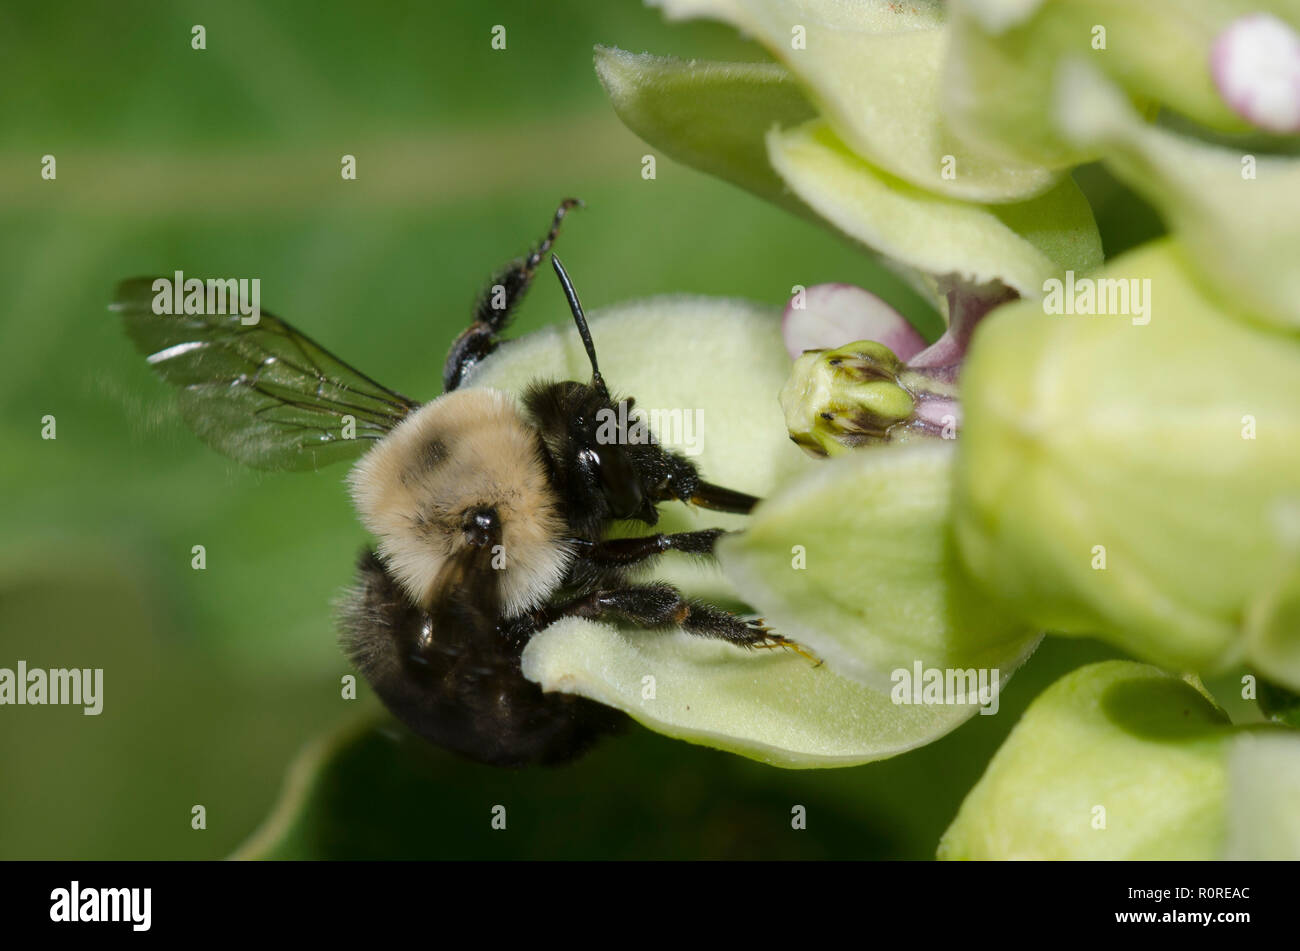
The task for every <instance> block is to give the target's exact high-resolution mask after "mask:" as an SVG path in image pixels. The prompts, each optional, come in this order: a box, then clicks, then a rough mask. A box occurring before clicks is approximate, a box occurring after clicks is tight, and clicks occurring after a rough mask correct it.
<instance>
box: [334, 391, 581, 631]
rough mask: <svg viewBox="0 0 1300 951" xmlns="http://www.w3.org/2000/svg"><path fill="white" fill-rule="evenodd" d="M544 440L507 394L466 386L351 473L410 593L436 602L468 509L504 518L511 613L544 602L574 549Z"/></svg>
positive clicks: (501, 579)
mask: <svg viewBox="0 0 1300 951" xmlns="http://www.w3.org/2000/svg"><path fill="white" fill-rule="evenodd" d="M543 452H544V449H543V448H542V444H541V441H540V439H539V437H538V435H537V433H536V431H535V430H534V429H532V428H531V427H529V426H528V425H527V423H525V422H524V420H523V419H522V418H521V417H520V415H519V413H518V411H517V410H516V408H515V405H514V403H513V401H512V399H511V398H510V397H509V396H507V395H506V394H505V393H502V392H500V391H498V390H491V389H486V388H474V389H467V390H457V391H453V392H451V393H448V394H445V395H444V396H441V397H439V398H438V399H436V400H434V401H433V402H431V403H427V404H425V405H424V406H422V407H420V409H419V410H417V411H416V412H414V413H412V414H411V415H410V416H409V417H407V418H406V419H405V420H403V421H402V422H401V423H400V424H399V425H398V426H397V427H396V428H395V429H394V430H393V431H392V432H391V433H389V434H388V435H387V436H386V437H384V438H383V439H382V440H380V442H379V443H378V444H377V445H376V446H375V447H374V448H373V449H371V450H370V451H369V452H368V453H367V454H366V455H365V456H364V457H363V458H362V459H361V460H360V461H359V462H358V463H357V464H356V466H355V467H354V468H353V470H352V471H351V473H349V475H348V482H349V484H350V486H351V489H352V499H353V502H354V503H355V505H356V508H357V511H358V513H359V514H360V516H361V521H362V524H364V525H365V526H366V528H367V529H368V530H369V531H370V532H371V533H373V534H374V535H375V536H376V537H377V538H378V540H379V546H378V550H379V555H380V557H381V558H382V559H383V561H384V563H385V565H386V566H387V567H388V569H389V571H391V572H392V573H393V575H394V576H395V577H396V578H397V580H398V581H399V582H400V583H401V585H402V587H403V588H404V589H405V590H406V592H407V594H408V595H410V597H411V599H412V600H413V601H414V602H415V603H416V604H418V605H420V606H422V607H428V606H429V604H430V601H431V599H432V598H433V597H434V596H435V592H436V589H437V582H438V577H439V574H440V572H441V571H442V569H443V568H444V566H445V565H446V564H447V562H448V560H449V559H451V558H453V557H455V556H456V555H458V554H460V553H462V552H464V550H465V549H466V548H467V547H468V546H469V545H470V541H469V540H468V539H467V537H466V534H465V531H464V528H463V526H464V524H465V517H466V513H469V512H473V511H475V510H482V509H485V508H488V509H493V510H495V512H496V513H497V516H498V518H499V520H500V524H501V546H500V551H495V550H494V552H493V556H494V557H493V559H492V564H493V570H492V571H491V575H492V577H490V578H481V579H477V581H478V583H483V584H497V585H498V591H499V593H500V597H501V602H502V605H503V608H504V613H505V616H506V617H514V616H516V615H518V614H520V613H521V612H523V611H525V610H528V609H530V608H533V607H536V606H537V605H539V604H541V603H542V602H544V601H545V600H546V599H547V598H549V597H550V596H551V595H552V594H553V593H554V592H555V590H556V588H558V587H559V585H560V582H561V581H562V580H563V578H564V576H565V574H566V572H567V570H568V567H569V563H570V561H571V558H572V552H571V551H570V549H569V547H568V546H567V544H566V536H567V531H566V528H565V524H564V520H563V518H562V517H561V514H560V511H559V507H558V503H557V499H556V495H555V492H554V490H553V488H552V486H551V482H550V478H549V475H548V470H547V466H546V463H545V461H544V459H543V456H542V453H543Z"/></svg>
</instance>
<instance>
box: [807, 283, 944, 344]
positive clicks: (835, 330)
mask: <svg viewBox="0 0 1300 951" xmlns="http://www.w3.org/2000/svg"><path fill="white" fill-rule="evenodd" d="M781 335H782V337H783V338H784V339H785V348H786V350H787V351H788V352H789V354H790V356H791V357H792V358H794V357H798V356H799V355H800V354H801V353H803V352H804V351H805V350H830V349H834V348H835V347H840V346H843V345H844V344H846V343H853V342H854V341H855V340H874V341H876V342H877V343H883V344H884V345H885V346H886V347H888V348H889V349H890V350H892V351H893V352H894V354H895V355H896V356H897V357H898V358H899V359H900V360H904V361H906V360H910V359H911V358H912V357H913V356H915V355H916V354H918V353H920V352H921V351H922V350H924V349H925V338H924V337H922V336H921V335H920V334H919V333H917V332H916V328H914V327H913V326H912V325H911V324H910V323H908V321H907V318H906V317H904V316H903V315H902V314H900V313H899V312H898V311H896V310H894V308H892V307H890V306H889V305H888V304H886V303H885V302H884V301H883V300H881V299H880V298H879V297H877V296H876V295H875V294H873V293H871V292H870V291H866V290H863V289H862V288H860V287H855V286H853V285H852V284H818V285H816V286H814V287H810V288H808V289H807V290H806V291H804V292H803V293H802V294H801V295H796V296H795V297H794V298H792V299H791V301H790V303H788V304H786V306H785V312H784V313H783V314H782V315H781Z"/></svg>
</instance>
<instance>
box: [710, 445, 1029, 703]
mask: <svg viewBox="0 0 1300 951" xmlns="http://www.w3.org/2000/svg"><path fill="white" fill-rule="evenodd" d="M953 456H954V446H953V444H952V443H951V442H936V443H934V444H932V445H924V446H908V447H905V448H903V447H900V448H890V449H866V450H859V451H857V452H852V453H849V454H848V455H846V456H842V457H838V458H836V459H834V460H831V461H829V462H825V463H823V464H822V465H821V466H820V467H819V468H818V469H817V470H816V471H815V472H813V473H810V474H809V475H808V476H805V477H804V478H802V479H800V480H799V481H797V482H795V483H793V484H792V485H790V486H788V487H787V488H785V489H784V490H783V491H781V492H780V493H779V494H777V495H775V496H773V497H772V498H770V499H768V500H766V501H765V502H764V503H763V504H762V505H760V506H759V507H758V509H757V510H755V512H754V514H753V515H752V516H751V518H750V523H749V527H748V529H747V530H746V531H745V532H744V533H743V534H741V535H738V536H735V537H733V538H729V539H727V540H725V541H724V542H723V543H722V545H721V546H720V549H719V557H720V560H721V562H722V566H723V570H724V571H725V572H726V574H727V576H728V577H729V578H730V579H731V580H732V582H733V583H734V584H735V587H736V590H737V591H738V592H739V593H740V595H741V597H743V598H744V599H745V600H746V601H747V602H748V603H750V604H752V605H753V606H754V607H755V609H756V610H758V611H759V613H761V614H762V615H763V616H764V617H765V618H766V619H767V621H768V622H769V623H770V624H771V625H772V626H773V627H774V628H776V629H777V630H779V631H781V632H782V633H783V634H786V635H787V636H789V637H792V638H794V639H795V640H796V641H799V642H800V643H802V644H804V645H806V646H807V647H809V648H811V649H812V650H813V651H814V652H815V653H817V654H818V656H820V657H822V658H823V659H824V660H825V661H826V663H827V664H828V665H829V666H830V667H831V668H832V669H833V670H835V671H836V672H837V673H840V674H842V675H844V676H845V677H851V678H853V679H855V680H858V681H859V682H861V683H864V684H867V685H869V686H871V687H874V688H875V689H877V690H881V691H888V690H890V689H891V688H892V686H893V685H895V684H896V683H897V677H896V675H895V671H898V670H904V671H907V672H908V673H909V674H910V672H911V671H912V670H913V669H914V665H915V664H917V663H920V664H921V665H922V667H924V668H939V669H943V670H948V669H962V670H965V669H970V668H975V669H986V670H991V669H993V668H998V669H1000V671H1001V673H1000V680H1005V679H1006V678H1007V677H1008V676H1010V674H1011V672H1012V671H1013V670H1014V669H1015V668H1016V667H1018V666H1019V665H1020V663H1021V662H1022V661H1023V660H1024V659H1025V658H1026V657H1027V656H1028V655H1029V653H1030V652H1031V651H1032V650H1033V648H1034V647H1035V646H1036V645H1037V643H1038V641H1039V639H1040V635H1039V634H1038V632H1037V631H1036V630H1035V629H1034V628H1031V627H1030V626H1028V625H1026V624H1024V623H1021V622H1019V621H1016V620H1013V619H1012V618H1011V617H1010V616H1008V615H1007V614H1006V613H1005V612H1004V611H1002V610H1001V609H999V608H998V606H997V605H996V604H995V603H994V602H993V601H992V600H991V599H989V598H987V597H985V596H984V595H983V594H982V593H981V591H980V590H979V589H978V588H977V587H976V586H975V584H974V583H973V582H972V581H971V580H970V579H969V578H968V577H967V576H966V573H965V571H964V569H963V568H962V566H961V563H960V560H959V558H958V555H957V551H956V547H955V545H954V543H953V540H952V538H951V535H950V530H949V498H950V495H951V490H952V463H953Z"/></svg>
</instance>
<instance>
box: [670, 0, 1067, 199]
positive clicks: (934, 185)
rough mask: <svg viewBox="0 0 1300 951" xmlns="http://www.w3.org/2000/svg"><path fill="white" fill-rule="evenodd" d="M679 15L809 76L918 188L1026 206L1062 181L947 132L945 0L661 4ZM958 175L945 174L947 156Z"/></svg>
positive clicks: (838, 114)
mask: <svg viewBox="0 0 1300 951" xmlns="http://www.w3.org/2000/svg"><path fill="white" fill-rule="evenodd" d="M659 5H661V6H662V7H663V9H664V12H665V14H666V15H667V16H668V18H669V19H685V18H692V17H709V18H712V19H718V20H722V21H724V22H727V23H730V24H731V25H733V26H735V27H737V28H738V29H740V30H741V31H742V32H744V33H746V34H748V35H750V36H753V37H754V38H755V39H757V40H758V41H759V42H760V43H762V44H763V45H764V46H766V47H767V49H768V51H769V52H770V53H771V54H772V55H773V56H774V57H775V58H776V59H778V60H780V61H781V62H782V63H784V64H785V65H786V66H787V67H789V69H790V70H791V71H792V72H793V73H795V75H796V76H798V77H799V79H800V81H801V82H802V83H803V84H804V86H805V87H806V88H807V90H808V94H809V96H810V97H811V99H812V100H813V102H814V103H816V105H817V107H818V109H819V111H820V112H821V114H822V116H824V117H825V119H826V121H827V122H829V123H830V125H831V126H832V127H833V128H834V129H835V131H836V133H837V134H838V135H839V137H840V138H841V139H842V140H843V141H844V142H845V143H847V144H848V146H849V147H850V148H852V149H853V150H854V151H855V152H856V153H857V154H859V155H861V156H862V157H863V158H865V159H867V160H868V161H870V162H871V163H872V164H874V165H876V166H877V167H879V168H881V169H883V170H884V171H886V172H887V173H889V174H891V175H893V176H896V177H898V178H901V179H903V180H905V181H907V182H910V183H911V184H912V185H914V186H916V187H918V188H924V189H927V190H929V191H932V192H935V193H937V194H942V195H948V196H950V197H953V198H961V199H965V200H967V201H978V202H1005V201H1022V200H1024V199H1026V198H1030V197H1032V196H1033V195H1036V194H1039V193H1040V192H1043V191H1045V190H1047V189H1048V188H1050V187H1051V186H1052V185H1053V184H1054V183H1055V181H1056V175H1055V174H1054V173H1053V172H1050V171H1048V170H1047V169H1044V168H1041V167H1037V166H1033V165H1030V164H1024V163H1017V162H1014V161H1012V162H1007V161H989V160H987V159H986V158H985V157H984V156H982V155H979V154H973V153H971V152H970V150H968V149H966V148H965V147H964V146H963V145H962V143H961V142H960V141H958V140H956V139H955V138H953V137H952V136H951V135H950V134H949V133H948V131H947V130H946V129H945V127H944V125H943V123H942V121H941V117H940V111H939V97H940V78H941V74H942V70H943V62H944V58H945V56H946V54H947V49H948V40H949V35H948V31H947V28H946V25H945V16H944V9H943V5H942V4H941V3H939V2H937V0H913V2H909V3H890V2H888V0H859V2H856V3H834V4H831V3H819V2H816V0H661V2H660V4H659ZM949 158H951V159H953V160H954V161H955V170H956V174H955V175H951V174H945V167H946V166H947V165H948V164H949V163H948V162H947V161H946V160H947V159H949Z"/></svg>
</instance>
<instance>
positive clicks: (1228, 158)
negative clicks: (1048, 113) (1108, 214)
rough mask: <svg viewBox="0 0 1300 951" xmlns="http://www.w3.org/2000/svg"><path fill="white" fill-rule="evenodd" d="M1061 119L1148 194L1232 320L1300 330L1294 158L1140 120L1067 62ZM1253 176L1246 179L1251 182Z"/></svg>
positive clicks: (1298, 186)
mask: <svg viewBox="0 0 1300 951" xmlns="http://www.w3.org/2000/svg"><path fill="white" fill-rule="evenodd" d="M1059 108H1060V115H1061V119H1062V122H1063V123H1064V127H1065V129H1066V130H1067V132H1068V133H1069V135H1070V136H1071V138H1072V139H1073V140H1074V141H1078V142H1082V143H1088V144H1089V145H1090V146H1095V147H1097V148H1098V149H1100V150H1101V151H1102V152H1103V154H1104V156H1105V159H1106V162H1107V164H1108V165H1110V167H1111V168H1113V169H1114V171H1115V172H1116V174H1118V175H1119V176H1120V177H1122V178H1123V179H1125V180H1126V181H1128V182H1129V183H1130V184H1131V185H1132V186H1133V187H1134V188H1136V189H1138V190H1139V191H1141V192H1142V193H1143V194H1144V195H1145V196H1146V197H1147V198H1149V199H1150V200H1151V201H1152V202H1153V203H1154V204H1155V206H1156V207H1157V208H1158V209H1159V210H1160V213H1161V214H1162V215H1163V216H1164V218H1165V219H1166V220H1167V221H1168V223H1169V225H1170V227H1171V228H1172V230H1173V231H1174V232H1175V233H1176V234H1177V235H1178V238H1179V240H1180V241H1181V242H1182V244H1183V246H1184V247H1185V248H1186V250H1187V253H1188V254H1189V255H1190V256H1191V258H1192V264H1193V266H1192V268H1191V269H1190V272H1191V273H1192V274H1194V275H1195V276H1196V277H1197V278H1198V279H1200V280H1202V281H1204V282H1205V284H1206V285H1207V286H1208V287H1209V288H1210V289H1211V290H1212V291H1213V292H1214V293H1215V294H1216V295H1217V296H1218V298H1219V300H1220V302H1221V306H1222V307H1223V308H1224V310H1225V311H1226V312H1227V313H1228V314H1229V315H1231V316H1233V317H1242V318H1248V319H1253V320H1257V321H1260V322H1264V323H1268V324H1270V325H1273V326H1281V327H1286V328H1289V329H1291V330H1297V329H1300V267H1297V266H1296V264H1297V261H1300V160H1297V159H1282V158H1270V157H1267V156H1247V155H1245V154H1243V153H1242V152H1240V151H1234V150H1231V149H1225V148H1220V147H1217V146H1210V145H1205V144H1202V143H1199V142H1195V141H1192V140H1190V139H1186V138H1183V137H1180V136H1177V135H1173V134H1171V133H1169V132H1166V131H1164V130H1162V129H1158V128H1155V127H1153V126H1149V125H1147V124H1146V123H1144V122H1142V121H1141V119H1140V118H1139V117H1138V116H1137V114H1136V113H1135V112H1133V110H1132V109H1131V108H1130V107H1129V106H1127V104H1125V102H1124V101H1123V99H1122V97H1121V96H1120V94H1119V92H1118V91H1117V90H1116V89H1115V87H1114V86H1113V85H1111V84H1109V83H1108V82H1107V81H1106V80H1105V79H1104V78H1103V77H1101V76H1100V75H1099V74H1098V73H1097V72H1096V71H1095V70H1094V69H1091V68H1089V67H1086V66H1084V65H1082V64H1079V63H1075V64H1073V65H1071V66H1069V67H1068V68H1066V69H1065V70H1064V72H1063V77H1062V88H1061V96H1060V105H1059ZM1252 175H1253V177H1250V176H1252Z"/></svg>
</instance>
